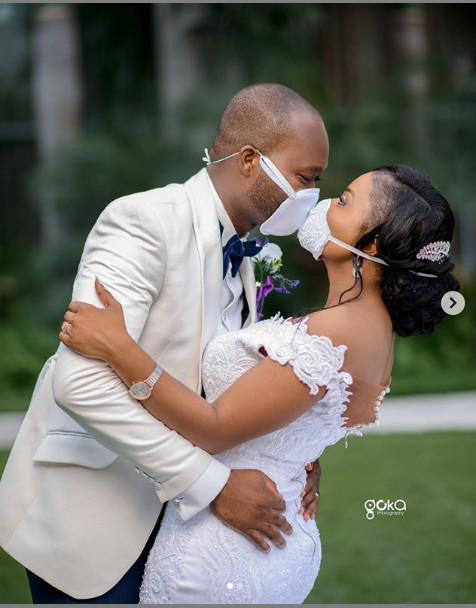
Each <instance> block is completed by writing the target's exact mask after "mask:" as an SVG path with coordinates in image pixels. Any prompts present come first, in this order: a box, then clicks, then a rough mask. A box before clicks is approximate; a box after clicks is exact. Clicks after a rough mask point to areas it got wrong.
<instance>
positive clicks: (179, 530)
mask: <svg viewBox="0 0 476 608" xmlns="http://www.w3.org/2000/svg"><path fill="white" fill-rule="evenodd" d="M306 321H307V319H302V320H301V321H300V322H298V323H293V322H292V320H291V319H286V320H285V319H283V318H281V317H280V316H279V315H276V316H275V317H273V318H271V319H268V320H265V321H261V322H259V323H255V324H253V325H250V326H249V327H247V328H246V329H242V330H239V331H235V332H230V333H227V334H223V335H220V336H218V337H217V338H215V339H214V340H212V341H211V342H210V343H209V345H208V346H207V349H206V351H205V353H204V358H203V385H204V388H205V392H206V395H207V399H208V400H209V401H214V400H215V399H216V398H217V397H218V396H219V395H220V394H221V393H223V392H224V391H225V390H226V389H227V388H228V387H229V386H230V385H231V384H232V383H233V382H234V381H235V380H237V379H238V378H239V377H240V376H241V375H242V374H243V373H244V372H246V371H247V370H248V369H250V368H251V367H252V366H253V365H255V364H256V363H258V362H259V361H261V360H262V359H263V357H264V355H263V354H261V353H260V352H259V349H260V348H261V347H264V349H265V350H266V352H267V354H268V356H269V357H271V359H273V360H275V361H278V362H279V363H281V364H285V363H290V364H291V365H292V366H293V369H294V372H295V374H296V376H297V377H298V378H299V380H301V381H302V382H304V383H305V384H307V385H308V386H309V389H310V393H311V394H317V392H318V391H319V387H320V386H326V387H327V389H328V390H327V393H326V394H325V395H324V397H323V398H322V399H321V400H320V401H318V402H317V403H316V404H315V405H314V406H313V407H312V408H311V410H309V411H308V412H306V413H305V414H304V415H302V416H301V417H300V418H298V419H297V420H295V421H294V422H292V423H291V424H290V425H288V426H287V427H285V428H282V429H280V430H278V431H275V432H272V433H269V434H267V435H264V436H262V437H259V438H257V439H252V440H250V441H247V442H245V443H243V444H241V445H239V446H237V447H235V448H233V449H231V450H228V451H227V452H224V453H222V454H218V455H217V456H216V458H218V459H219V460H220V461H221V462H223V463H225V464H226V465H227V466H229V467H230V468H233V469H245V468H247V469H260V470H261V471H263V472H264V473H266V474H267V475H268V476H269V477H270V478H271V479H273V480H274V481H275V482H276V484H277V487H278V490H279V491H280V492H281V493H282V495H283V497H284V499H285V500H286V503H287V509H286V513H285V516H286V518H287V519H288V521H289V522H290V524H291V525H292V527H293V529H294V532H293V534H292V535H290V536H287V535H286V536H285V538H286V541H287V547H286V548H285V549H278V548H277V547H275V546H274V545H273V544H272V543H271V542H270V543H269V544H270V545H271V551H270V552H269V553H267V554H266V553H264V552H262V551H261V550H260V549H258V548H256V547H255V546H254V545H253V543H252V542H251V541H250V540H248V539H247V538H246V537H245V536H243V535H241V534H240V533H238V532H236V531H235V530H233V529H232V528H229V527H228V526H226V525H224V524H223V523H222V522H221V521H220V520H219V519H218V518H216V517H215V516H214V515H213V513H212V512H211V510H210V509H209V508H206V509H204V510H203V511H201V512H200V513H199V514H198V515H196V516H194V517H193V518H191V519H190V520H188V521H183V520H182V518H181V517H180V515H179V514H178V512H177V510H176V509H173V508H170V507H169V508H168V509H167V510H166V512H165V515H164V519H163V522H162V526H161V529H160V531H159V534H158V536H157V539H156V541H155V544H154V547H153V548H152V550H151V552H150V555H149V559H148V562H147V566H146V568H145V573H144V579H143V583H142V588H141V593H140V602H141V603H143V604H168V603H172V604H205V603H212V604H253V603H261V604H274V603H279V604H299V603H302V602H303V601H304V599H305V598H306V597H307V595H308V594H309V593H310V591H311V590H312V588H313V585H314V582H315V580H316V577H317V574H318V572H319V567H320V563H321V555H322V554H321V541H320V537H319V531H318V528H317V526H316V522H315V521H314V520H310V521H305V520H304V519H303V516H302V514H301V515H299V514H298V509H299V507H300V502H301V498H300V493H301V492H302V490H303V488H304V486H305V482H306V471H305V468H304V467H305V465H306V464H307V463H309V462H312V461H314V460H315V459H316V458H318V457H319V456H320V455H321V454H322V452H323V451H324V449H325V448H326V446H328V445H332V444H334V443H336V442H337V441H339V440H340V439H341V438H343V437H344V436H346V438H347V434H357V435H360V436H361V435H362V430H361V429H362V426H365V425H359V426H354V427H352V428H345V427H343V426H342V425H343V424H345V422H346V420H347V418H346V417H343V416H342V414H343V412H344V411H345V409H346V402H347V401H348V397H349V395H351V394H352V393H351V392H350V390H348V387H349V385H350V384H352V376H351V375H350V374H349V373H348V372H345V371H339V370H340V369H341V367H342V365H343V363H344V354H345V351H346V349H347V347H346V346H344V345H341V346H336V347H335V346H333V345H332V342H331V341H330V340H329V338H326V337H323V336H315V335H310V334H308V332H307V325H306ZM383 394H384V392H383V393H382V395H383ZM259 398H260V396H259V394H258V395H256V407H259ZM382 399H383V397H382ZM237 424H239V420H237ZM346 431H347V432H346Z"/></svg>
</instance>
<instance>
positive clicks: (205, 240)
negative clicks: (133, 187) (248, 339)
mask: <svg viewBox="0 0 476 608" xmlns="http://www.w3.org/2000/svg"><path fill="white" fill-rule="evenodd" d="M184 187H185V189H186V191H187V194H188V197H189V200H190V205H191V209H192V214H193V225H194V231H195V238H196V242H197V249H198V255H199V258H200V275H201V284H202V293H201V302H200V305H201V315H202V327H201V332H202V336H201V343H200V361H199V378H198V386H197V391H198V392H200V390H201V369H202V355H203V351H204V350H205V347H206V345H207V344H208V342H210V340H211V339H212V338H214V337H215V333H216V328H217V323H218V319H219V317H220V300H221V286H222V274H223V254H222V248H221V235H220V228H219V224H218V217H217V213H216V208H215V203H214V200H213V192H212V191H211V189H210V184H209V182H208V176H207V174H206V169H201V170H200V171H199V172H198V173H197V174H196V175H194V176H193V177H191V178H190V179H189V180H188V181H187V182H185V184H184Z"/></svg>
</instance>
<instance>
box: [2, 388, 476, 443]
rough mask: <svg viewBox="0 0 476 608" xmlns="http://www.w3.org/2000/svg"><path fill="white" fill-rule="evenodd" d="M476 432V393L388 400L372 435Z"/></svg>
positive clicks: (8, 438) (13, 420)
mask: <svg viewBox="0 0 476 608" xmlns="http://www.w3.org/2000/svg"><path fill="white" fill-rule="evenodd" d="M22 419H23V414H0V450H6V449H9V448H10V447H11V445H12V443H13V441H14V439H15V437H16V434H17V432H18V429H19V427H20V424H21V421H22ZM435 430H476V392H462V393H449V394H446V395H439V394H438V395H415V396H410V397H388V398H387V400H386V401H385V403H384V404H383V405H382V407H381V408H380V425H379V426H377V427H374V428H372V427H369V428H368V429H367V432H369V433H413V432H415V433H420V432H424V431H435Z"/></svg>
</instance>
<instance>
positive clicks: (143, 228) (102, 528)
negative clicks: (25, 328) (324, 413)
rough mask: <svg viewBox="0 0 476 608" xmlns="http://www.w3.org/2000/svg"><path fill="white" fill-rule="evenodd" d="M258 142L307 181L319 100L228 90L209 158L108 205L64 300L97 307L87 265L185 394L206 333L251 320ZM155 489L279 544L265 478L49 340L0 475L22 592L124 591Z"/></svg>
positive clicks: (322, 161) (3, 535)
mask: <svg viewBox="0 0 476 608" xmlns="http://www.w3.org/2000/svg"><path fill="white" fill-rule="evenodd" d="M262 155H267V156H268V155H269V157H270V158H272V162H273V163H274V164H275V166H277V167H279V170H280V171H281V172H282V174H283V175H284V176H285V177H286V179H287V180H288V182H289V184H290V185H291V186H292V188H294V190H295V191H301V190H303V189H305V188H311V187H313V186H314V182H315V180H316V179H318V178H319V175H320V174H321V173H322V172H323V171H324V170H325V168H326V166H327V159H328V141H327V134H326V131H325V127H324V124H323V122H322V119H321V117H320V115H319V113H318V112H317V111H316V110H315V109H314V108H313V107H312V106H310V105H309V104H308V103H307V102H306V101H305V100H304V99H302V98H301V97H300V96H299V95H298V94H297V93H295V92H294V91H292V90H290V89H288V88H286V87H283V86H280V85H275V84H263V85H255V86H251V87H247V88H246V89H243V90H242V91H240V92H239V93H238V94H237V95H235V97H234V98H233V99H232V100H231V101H230V103H229V104H228V106H227V108H226V109H225V111H224V113H223V115H222V117H221V119H220V122H219V125H218V129H217V133H216V136H215V141H214V145H213V149H212V151H211V159H210V160H211V164H210V165H209V166H208V168H207V169H202V170H201V171H200V172H199V173H198V174H196V175H195V176H193V177H192V178H191V179H190V180H188V181H187V182H186V183H185V184H183V185H180V184H172V185H170V186H167V187H165V188H158V189H155V190H150V191H148V192H143V193H138V194H133V195H130V196H126V197H123V198H121V199H118V200H116V201H114V202H112V203H111V204H110V205H108V207H107V208H106V209H105V210H104V211H103V213H102V214H101V216H100V217H99V219H98V221H97V222H96V224H95V226H94V227H93V229H92V231H91V233H90V235H89V237H88V239H87V241H86V244H85V248H84V252H83V255H82V258H81V262H80V265H79V269H78V274H77V276H76V280H75V283H74V288H73V299H74V300H82V301H89V302H91V303H93V304H96V305H97V304H99V301H98V299H97V295H96V293H95V289H94V277H95V275H97V276H98V277H99V278H100V279H101V281H102V282H103V283H104V284H105V285H107V287H108V289H110V291H111V292H112V293H113V295H115V296H116V297H117V298H118V299H119V301H120V302H121V304H122V306H123V310H124V314H125V318H126V324H127V329H128V331H129V333H130V334H131V335H132V336H133V337H134V338H135V339H136V340H137V341H138V342H139V343H140V344H141V346H142V347H143V348H144V349H145V350H146V351H148V352H149V353H150V355H151V356H152V357H153V358H154V359H155V360H156V361H157V363H158V364H159V365H161V366H164V367H165V368H166V369H167V370H168V371H169V372H170V373H172V374H173V375H174V376H175V377H177V378H178V379H179V380H181V381H182V382H184V383H185V384H186V385H187V386H189V387H190V388H192V389H194V390H196V391H197V392H200V391H201V390H202V389H201V379H200V377H201V374H200V368H201V358H202V353H203V350H204V348H205V346H206V345H207V343H208V342H209V341H210V340H211V339H212V338H213V337H214V336H215V335H217V334H218V333H220V332H224V331H231V330H235V329H239V328H240V327H241V326H242V325H243V324H244V325H248V324H249V323H251V322H253V321H254V320H255V297H256V294H255V287H254V283H255V282H254V277H253V271H252V267H251V263H250V259H249V257H244V259H243V254H245V256H246V255H248V254H250V253H252V252H253V248H252V247H251V248H250V247H249V246H247V247H245V246H244V245H243V244H242V242H241V240H240V238H238V239H237V237H236V236H235V235H236V233H237V234H238V236H239V237H243V236H244V235H246V234H247V233H248V232H249V231H250V230H251V229H252V228H253V227H254V226H255V225H257V224H261V223H263V222H264V221H265V220H267V219H268V218H271V219H272V218H273V217H274V214H275V212H276V211H277V209H278V208H279V207H280V205H281V203H282V202H283V199H284V196H285V195H284V194H283V191H282V189H281V188H280V187H279V186H278V185H277V184H276V183H275V182H274V181H273V180H272V179H270V177H269V175H267V174H266V173H265V172H263V170H262ZM225 157H227V158H225ZM301 194H302V193H301ZM285 204H287V203H285ZM283 208H284V206H283ZM296 209H297V207H295V208H294V212H295V210H296ZM290 211H291V213H293V209H292V206H291V209H290ZM303 219H304V218H303ZM237 240H238V241H240V244H238V245H237V243H236V241H237ZM245 249H247V251H244V250H245ZM138 380H142V381H144V380H147V381H149V382H153V379H143V378H142V379H138ZM319 474H320V469H319V467H318V465H316V466H315V467H314V470H313V471H312V472H310V474H309V476H308V485H307V487H306V494H305V496H304V498H303V507H304V508H307V512H308V513H311V512H313V510H314V511H315V508H316V500H315V495H314V493H315V492H316V490H317V487H318V481H319V479H318V477H319ZM166 501H170V504H169V506H168V508H177V509H178V510H179V512H180V514H181V516H182V517H183V519H188V518H190V517H193V516H194V515H195V514H196V513H198V512H199V511H200V510H201V509H203V508H205V507H206V506H208V505H210V506H211V508H212V509H213V511H214V513H215V514H216V515H217V517H219V518H221V520H222V521H223V522H224V523H226V524H227V525H229V526H232V527H233V528H235V529H237V530H239V531H240V532H242V533H243V534H245V535H246V536H248V537H249V538H250V541H253V542H255V543H257V545H258V546H259V547H261V548H262V549H263V550H266V549H267V548H268V543H267V541H266V538H267V539H268V540H270V541H272V542H274V543H275V544H276V545H278V546H281V547H283V546H284V545H285V540H284V537H283V535H282V533H285V534H290V533H292V530H291V528H290V526H289V524H288V522H287V521H286V519H285V517H284V515H283V511H284V510H285V502H284V500H283V498H282V496H281V495H280V494H279V493H278V492H277V489H276V486H275V484H274V482H272V480H270V479H269V478H267V477H266V476H265V475H264V474H263V473H261V472H260V471H256V470H232V471H230V470H229V469H228V468H227V467H225V466H224V465H222V464H221V463H220V462H219V461H217V460H216V459H214V458H213V457H212V456H210V455H209V454H207V453H206V452H204V451H203V450H201V449H199V448H198V447H196V446H193V445H192V444H191V443H189V442H188V441H187V440H185V439H184V438H183V437H181V436H180V435H178V434H177V433H176V432H174V431H171V430H170V429H168V428H167V427H165V426H164V425H163V424H162V423H160V422H159V421H158V420H156V419H155V418H153V417H152V416H151V415H150V414H148V412H147V411H145V410H144V409H143V408H142V407H141V406H140V405H139V404H138V402H137V401H136V400H135V399H134V398H133V397H132V396H131V394H129V393H128V391H127V389H126V388H125V386H124V385H123V384H122V382H121V381H120V380H119V379H118V378H117V376H116V375H115V374H114V373H113V371H112V370H111V369H110V368H109V367H108V366H107V365H105V364H104V363H102V362H101V361H99V360H97V359H88V358H86V357H82V356H80V355H78V354H77V353H74V352H73V351H71V350H69V349H67V348H65V347H63V346H60V348H59V349H58V351H57V353H56V354H55V355H53V357H51V358H50V359H49V360H48V362H47V363H46V364H45V367H44V368H43V370H42V372H41V374H40V377H39V379H38V382H37V385H36V388H35V391H34V394H33V397H32V401H31V404H30V408H29V411H28V413H27V415H26V417H25V421H24V423H23V425H22V428H21V430H20V433H19V435H18V438H17V441H16V443H15V445H14V447H13V450H12V453H11V456H10V459H9V462H8V464H7V467H6V470H5V473H4V476H3V479H2V482H1V484H0V544H1V545H2V546H3V547H4V549H5V550H6V551H7V552H9V553H10V554H11V555H12V556H13V557H14V558H16V559H17V560H18V561H19V562H21V563H22V564H24V565H25V566H26V568H27V572H28V576H29V581H30V587H31V589H32V595H33V600H34V602H35V603H64V602H70V603H71V602H73V603H74V602H75V599H76V600H77V601H80V600H83V601H85V602H87V603H137V601H138V591H139V586H140V582H141V576H142V572H143V568H144V564H145V560H146V558H147V553H148V549H149V547H150V546H151V543H152V542H153V540H154V538H155V535H156V533H157V530H158V527H159V523H160V519H158V517H159V513H160V509H161V504H160V503H164V502H166ZM73 598H75V599H73Z"/></svg>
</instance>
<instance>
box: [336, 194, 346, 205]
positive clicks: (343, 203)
mask: <svg viewBox="0 0 476 608" xmlns="http://www.w3.org/2000/svg"><path fill="white" fill-rule="evenodd" d="M337 204H338V205H345V204H346V200H345V198H344V195H343V194H341V195H340V196H339V200H338V201H337Z"/></svg>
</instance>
